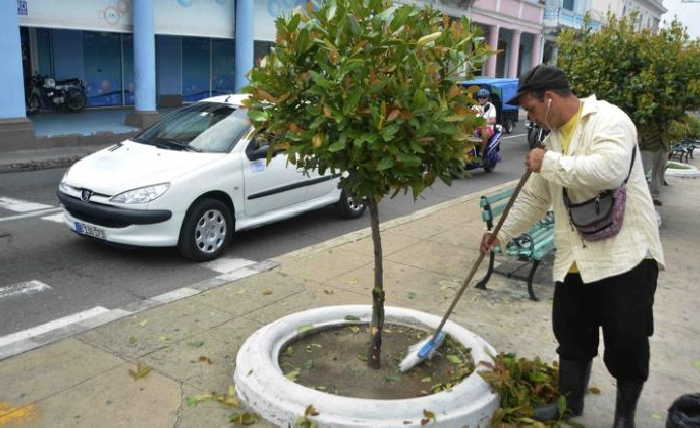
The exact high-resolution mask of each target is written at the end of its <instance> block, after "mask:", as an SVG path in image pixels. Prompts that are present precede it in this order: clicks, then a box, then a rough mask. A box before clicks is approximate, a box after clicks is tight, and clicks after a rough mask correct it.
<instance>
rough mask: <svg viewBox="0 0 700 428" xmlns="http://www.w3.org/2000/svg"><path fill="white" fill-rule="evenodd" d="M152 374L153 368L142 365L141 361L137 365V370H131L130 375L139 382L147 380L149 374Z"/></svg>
mask: <svg viewBox="0 0 700 428" xmlns="http://www.w3.org/2000/svg"><path fill="white" fill-rule="evenodd" d="M150 372H151V367H149V366H147V365H146V364H144V363H142V362H141V361H139V362H137V363H136V370H132V369H129V375H130V376H131V377H132V378H134V380H139V379H143V378H145V377H146V376H147V375H148V373H150Z"/></svg>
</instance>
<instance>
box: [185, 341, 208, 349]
mask: <svg viewBox="0 0 700 428" xmlns="http://www.w3.org/2000/svg"><path fill="white" fill-rule="evenodd" d="M188 345H190V346H192V347H195V348H201V347H202V346H204V342H203V341H201V340H200V341H199V342H190V343H188Z"/></svg>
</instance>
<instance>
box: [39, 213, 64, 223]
mask: <svg viewBox="0 0 700 428" xmlns="http://www.w3.org/2000/svg"><path fill="white" fill-rule="evenodd" d="M41 219H42V220H46V221H52V222H54V223H60V224H63V213H58V214H54V215H50V216H47V217H42V218H41Z"/></svg>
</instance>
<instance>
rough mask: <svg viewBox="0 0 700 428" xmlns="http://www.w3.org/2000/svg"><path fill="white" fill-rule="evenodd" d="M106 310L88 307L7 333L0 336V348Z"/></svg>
mask: <svg viewBox="0 0 700 428" xmlns="http://www.w3.org/2000/svg"><path fill="white" fill-rule="evenodd" d="M106 312H109V309H107V308H103V307H102V306H95V307H94V308H90V309H88V310H85V311H82V312H78V313H75V314H72V315H68V316H65V317H62V318H57V319H55V320H53V321H49V322H47V323H46V324H42V325H39V326H36V327H34V328H30V329H28V330H24V331H19V332H17V333H12V334H8V335H7V336H3V337H0V348H1V347H3V346H5V345H9V344H10V343H14V342H18V341H20V340H25V339H30V338H32V337H34V336H39V335H40V334H44V333H47V332H49V331H53V330H57V329H59V328H62V327H65V326H67V325H70V324H75V323H78V322H81V321H84V320H86V319H89V318H92V317H95V316H97V315H101V314H103V313H106Z"/></svg>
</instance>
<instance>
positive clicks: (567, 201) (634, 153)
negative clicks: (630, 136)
mask: <svg viewBox="0 0 700 428" xmlns="http://www.w3.org/2000/svg"><path fill="white" fill-rule="evenodd" d="M635 157H637V144H635V145H634V148H633V149H632V160H630V169H629V171H627V177H625V181H623V182H622V184H621V185H620V187H622V186H624V185H625V184H627V180H629V179H630V175H631V174H632V166H634V158H635ZM563 190H564V205H566V206H567V207H570V206H571V199H569V194H568V193H567V192H566V187H564V188H563Z"/></svg>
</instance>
